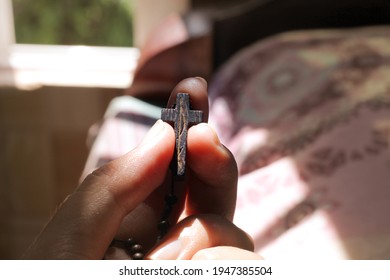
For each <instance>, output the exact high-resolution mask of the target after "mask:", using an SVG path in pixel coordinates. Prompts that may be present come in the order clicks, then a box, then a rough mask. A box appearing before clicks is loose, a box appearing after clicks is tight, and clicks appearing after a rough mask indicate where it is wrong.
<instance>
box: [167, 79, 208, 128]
mask: <svg viewBox="0 0 390 280" xmlns="http://www.w3.org/2000/svg"><path fill="white" fill-rule="evenodd" d="M178 93H188V94H189V95H190V99H191V107H192V109H195V110H202V111H203V121H204V122H207V120H208V114H209V103H208V94H207V81H206V80H205V79H203V78H202V77H193V78H187V79H184V80H182V81H181V82H179V83H178V84H177V85H176V87H175V88H174V89H173V90H172V93H171V96H170V97H169V100H168V105H167V106H168V107H172V106H173V105H174V104H175V102H176V95H177V94H178Z"/></svg>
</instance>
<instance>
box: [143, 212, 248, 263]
mask: <svg viewBox="0 0 390 280" xmlns="http://www.w3.org/2000/svg"><path fill="white" fill-rule="evenodd" d="M215 246H233V247H238V248H242V249H245V250H251V251H253V242H252V240H251V238H250V237H249V236H248V235H247V234H246V233H245V232H244V231H242V230H241V229H239V228H238V227H237V226H235V225H234V224H233V223H231V222H230V221H229V220H228V219H226V218H224V217H222V216H218V215H210V214H206V215H194V216H189V217H187V218H186V219H184V220H182V221H181V222H180V223H178V224H177V225H176V226H175V227H173V228H172V229H171V231H170V232H169V233H168V234H167V236H166V237H165V238H164V239H163V240H162V242H161V243H160V244H159V245H158V246H157V247H156V248H155V249H154V250H152V251H151V253H150V254H149V255H148V256H146V258H147V259H152V260H167V259H171V260H172V259H178V260H189V259H191V258H192V257H193V256H194V255H195V254H196V253H197V252H198V251H200V250H202V249H206V248H210V247H215Z"/></svg>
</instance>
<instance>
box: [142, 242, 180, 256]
mask: <svg viewBox="0 0 390 280" xmlns="http://www.w3.org/2000/svg"><path fill="white" fill-rule="evenodd" d="M182 248H183V244H182V242H181V240H180V239H177V240H175V241H173V242H171V243H168V244H167V245H164V246H163V247H161V248H159V249H157V250H156V251H154V252H152V253H151V254H150V255H149V256H148V258H149V259H151V260H175V259H177V258H178V257H179V256H180V253H181V251H182Z"/></svg>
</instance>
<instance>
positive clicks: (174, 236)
mask: <svg viewBox="0 0 390 280" xmlns="http://www.w3.org/2000/svg"><path fill="white" fill-rule="evenodd" d="M178 92H187V93H189V94H190V96H191V101H192V105H193V107H194V108H196V109H200V110H203V111H204V115H205V121H206V120H207V115H208V103H207V86H206V83H205V82H204V81H203V80H202V79H198V78H193V79H186V80H184V81H182V82H181V83H179V84H178V86H176V88H175V89H174V90H173V92H172V94H171V98H170V101H169V102H170V103H172V102H173V100H175V96H176V94H177V93H178ZM174 137H175V136H174V131H173V129H172V127H171V126H170V125H168V124H167V123H164V122H162V121H157V122H156V124H155V125H154V126H153V127H152V128H151V130H150V131H149V133H148V134H147V136H146V137H145V139H144V140H143V141H142V143H141V144H140V145H139V146H137V147H136V148H135V149H133V150H132V151H130V152H129V153H128V154H126V155H124V156H122V157H120V158H118V159H116V160H114V161H112V162H110V163H108V164H106V165H105V166H102V167H100V168H98V169H97V170H96V171H94V172H93V173H92V174H90V175H88V176H87V177H86V179H85V180H84V181H83V182H82V183H81V185H80V186H79V187H78V188H77V190H76V191H75V192H74V193H73V194H71V195H70V196H69V197H68V198H67V199H66V200H65V201H64V203H63V204H62V205H61V207H60V208H59V209H58V211H57V213H56V214H55V215H54V217H53V218H52V219H51V221H50V222H49V223H48V225H47V226H46V227H45V229H44V230H43V232H42V233H41V235H40V236H39V237H38V239H37V240H36V242H35V243H34V244H33V245H32V246H31V247H30V249H29V250H28V251H27V253H26V255H25V258H29V259H102V258H103V257H104V256H108V257H109V258H126V257H127V255H125V254H124V252H123V251H119V250H115V249H113V248H112V247H109V246H110V243H111V241H112V240H113V239H114V238H117V239H127V238H129V237H131V238H133V239H135V240H137V242H138V243H140V244H142V245H143V246H144V249H145V250H146V251H149V250H151V253H149V254H148V255H147V256H146V258H149V259H191V258H192V257H195V256H196V253H198V255H197V257H198V258H199V257H202V254H201V253H202V251H201V250H202V249H206V248H211V247H216V246H232V247H237V248H242V249H245V250H253V245H252V242H251V240H250V238H248V236H247V235H246V234H245V233H244V232H243V231H241V230H240V229H239V228H237V227H236V226H234V225H233V224H232V223H231V220H232V218H233V213H234V208H235V200H236V186H237V176H238V175H237V167H236V163H235V161H234V158H233V156H232V155H231V153H230V152H229V151H228V150H227V149H226V148H225V147H224V146H223V145H221V143H220V142H219V139H218V137H217V135H216V134H215V132H214V131H213V130H212V129H211V128H210V126H208V125H207V124H205V123H202V124H199V125H196V126H193V127H191V128H190V129H189V132H188V141H187V172H186V179H185V181H184V183H183V186H181V188H180V190H179V189H178V190H177V193H178V197H179V202H178V204H177V205H176V207H175V210H174V211H173V213H172V215H171V220H170V223H171V224H173V225H174V226H173V227H172V229H171V230H170V232H169V233H168V234H167V236H166V237H165V238H164V239H163V240H161V242H160V243H159V244H158V245H157V246H156V245H155V241H156V237H157V235H158V232H157V228H156V225H157V222H158V219H159V215H160V214H161V211H162V207H163V197H164V196H165V194H166V190H167V189H168V188H169V183H170V182H169V178H170V177H169V176H168V174H169V164H170V161H171V159H172V156H173V150H174V143H175V139H174ZM178 220H180V222H178V223H177V224H176V222H177V221H178ZM154 246H155V247H154ZM152 247H154V248H153V249H151V248H152ZM232 247H229V250H235V252H236V250H237V249H234V248H232ZM224 248H225V249H226V247H218V248H215V250H217V251H218V250H224ZM205 252H206V251H203V257H204V256H205V254H204V253H205ZM206 255H207V254H206ZM208 256H210V252H209V253H208ZM206 258H207V257H206Z"/></svg>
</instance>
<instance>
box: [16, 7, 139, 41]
mask: <svg viewBox="0 0 390 280" xmlns="http://www.w3.org/2000/svg"><path fill="white" fill-rule="evenodd" d="M12 4H13V8H14V18H15V33H16V41H17V43H21V44H59V45H94V46H132V45H133V25H132V9H131V0H13V1H12Z"/></svg>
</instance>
